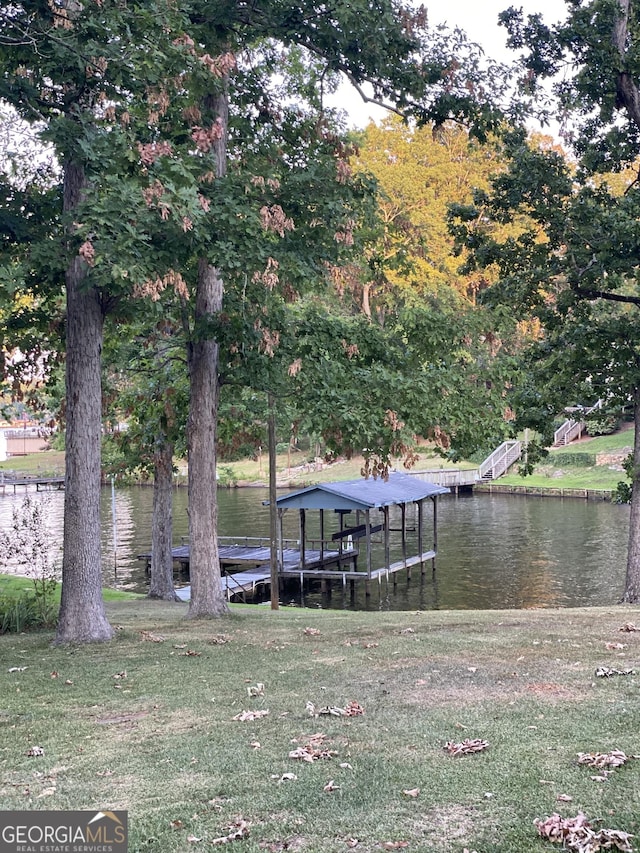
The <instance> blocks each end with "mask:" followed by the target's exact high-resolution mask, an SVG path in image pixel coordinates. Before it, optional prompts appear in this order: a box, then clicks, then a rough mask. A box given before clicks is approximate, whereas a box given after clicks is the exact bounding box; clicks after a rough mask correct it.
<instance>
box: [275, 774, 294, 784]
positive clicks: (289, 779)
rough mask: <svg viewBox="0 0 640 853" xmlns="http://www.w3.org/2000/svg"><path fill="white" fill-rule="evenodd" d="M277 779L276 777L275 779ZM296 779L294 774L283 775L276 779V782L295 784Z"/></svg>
mask: <svg viewBox="0 0 640 853" xmlns="http://www.w3.org/2000/svg"><path fill="white" fill-rule="evenodd" d="M275 778H276V779H278V777H277V776H276V777H275ZM297 781H298V777H297V776H296V774H295V773H283V774H282V776H281V777H280V778H279V779H278V782H297Z"/></svg>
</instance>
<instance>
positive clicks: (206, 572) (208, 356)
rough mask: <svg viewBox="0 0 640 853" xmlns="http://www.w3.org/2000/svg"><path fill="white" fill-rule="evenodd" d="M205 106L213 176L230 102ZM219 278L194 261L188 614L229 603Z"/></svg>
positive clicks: (217, 100)
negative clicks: (221, 476) (220, 482)
mask: <svg viewBox="0 0 640 853" xmlns="http://www.w3.org/2000/svg"><path fill="white" fill-rule="evenodd" d="M205 107H206V108H207V110H208V111H209V110H210V111H211V113H212V114H213V115H215V116H216V118H217V119H219V121H220V123H221V124H222V127H223V128H224V133H223V134H222V137H221V138H220V139H218V140H217V141H216V142H215V144H214V153H215V156H216V174H217V176H218V177H219V178H220V177H222V176H223V175H225V173H226V170H227V162H226V160H227V127H228V122H229V104H228V94H227V91H226V81H225V86H224V90H223V91H222V92H220V93H218V94H215V95H211V96H208V97H207V98H206V99H205ZM222 293H223V282H222V278H221V276H220V273H219V271H218V270H217V269H216V268H215V267H214V266H212V265H211V264H210V263H209V262H208V261H207V259H206V258H200V261H199V263H198V283H197V290H196V306H195V324H194V341H193V343H192V345H191V347H190V351H189V382H190V387H189V424H188V435H187V440H188V448H189V575H190V578H191V603H190V605H189V616H191V617H199V616H205V617H212V616H222V615H224V614H225V613H228V612H229V605H228V604H227V600H226V598H225V595H224V592H223V590H222V583H221V574H220V557H219V554H218V494H217V484H216V435H217V426H218V343H217V341H216V340H214V339H213V338H212V337H211V331H210V322H211V320H212V318H214V317H215V316H216V315H217V314H219V313H220V311H221V310H222Z"/></svg>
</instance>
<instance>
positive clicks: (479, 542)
mask: <svg viewBox="0 0 640 853" xmlns="http://www.w3.org/2000/svg"><path fill="white" fill-rule="evenodd" d="M30 495H31V496H32V497H34V498H37V499H40V500H43V501H44V502H45V504H46V512H47V518H48V519H49V521H48V527H49V533H50V535H49V538H50V540H51V542H52V556H53V557H55V559H56V560H59V559H60V544H61V540H62V514H63V494H62V493H60V492H54V493H46V494H42V493H41V494H38V495H36V494H35V493H33V492H30ZM266 496H267V493H266V490H264V489H233V490H220V492H219V532H220V534H221V535H223V536H242V535H251V536H262V535H264V536H266V535H268V532H269V515H268V508H267V507H265V506H263V504H262V501H263V500H264V499H265V498H266ZM23 498H24V493H23V494H18V495H16V496H15V497H14V496H13V495H6V496H4V497H2V496H0V528H5V527H6V526H7V525H9V524H10V523H11V517H12V512H13V508H14V507H15V506H18V505H20V504H21V502H22V500H23ZM186 501H187V495H186V489H179V490H176V491H174V525H173V541H174V543H175V544H179V543H180V539H181V537H186V536H187V532H188V524H187V512H186ZM427 503H428V502H427ZM151 509H152V490H151V488H147V487H131V488H122V489H116V491H115V514H116V536H115V539H116V542H115V547H114V525H113V521H112V493H111V489H109V488H106V489H104V491H103V500H102V518H103V525H102V553H103V571H104V578H105V583H106V584H107V585H110V586H118V587H121V588H126V589H135V590H138V591H143V590H144V587H145V576H144V570H143V568H142V563H141V562H140V561H139V560H137V556H138V555H139V554H142V553H145V552H148V551H149V550H150V541H151ZM313 515H314V513H309V514H308V516H309V517H311V516H313ZM328 515H329V514H327V516H328ZM408 517H409V522H411V520H412V519H413V516H411V515H409V514H408ZM327 522H328V523H327V528H328V531H327V533H328V534H330V531H331V529H333V528H332V527H331V523H332V522H331V521H330V520H329V519H328V520H327ZM372 523H374V519H373V517H372ZM628 525H629V508H628V507H626V506H616V505H613V504H608V503H600V502H595V501H593V502H592V501H582V500H578V499H570V498H565V499H559V498H536V497H522V496H515V495H514V496H507V495H488V494H478V495H464V496H460V497H454V496H453V495H452V496H445V497H442V498H440V499H439V502H438V558H437V566H436V572H435V575H432V573H431V570H430V568H429V570H428V573H427V575H426V576H425V577H424V578H421V577H420V572H419V569H418V568H417V567H415V568H414V570H413V577H412V578H411V580H408V579H407V578H406V576H405V575H404V574H403V573H399V574H398V575H397V576H396V580H397V583H396V584H395V585H394V583H393V581H392V580H389V582H388V583H387V582H386V581H382V583H381V584H380V585H379V586H378V584H375V583H374V584H373V585H372V595H371V596H370V597H369V598H368V599H367V598H366V597H365V594H364V584H362V583H358V584H356V592H355V597H354V598H353V599H351V598H350V597H349V595H348V594H347V596H345V597H343V593H342V588H341V587H340V588H339V589H338V590H337V591H336V589H334V592H333V595H332V596H331V598H330V599H327V597H326V596H325V597H322V596H321V595H320V593H319V592H316V591H315V590H313V589H312V590H311V591H308V592H307V593H306V594H305V598H304V603H305V604H307V605H309V606H331V607H357V608H360V609H392V610H417V609H434V608H440V609H464V608H478V609H485V608H516V607H576V606H588V605H595V604H614V603H615V602H617V601H618V600H619V598H620V596H621V594H622V590H623V587H624V574H625V564H626V552H627V535H628ZM409 526H410V524H409ZM334 527H335V524H334ZM427 527H429V522H427ZM336 529H337V527H336ZM429 529H430V527H429ZM310 535H313V532H311V533H310ZM285 536H287V537H290V538H294V539H295V538H297V537H298V515H297V513H295V512H288V513H285ZM397 538H398V537H397V536H396V541H395V542H393V540H392V546H393V553H392V559H398V558H399V557H400V556H401V554H400V553H399V543H398V541H397ZM416 551H417V548H416ZM0 556H1V555H0ZM383 562H384V557H383V553H382V549H381V548H379V549H378V550H377V552H376V553H375V554H374V566H379V565H382V564H383ZM290 599H293V601H294V602H295V603H298V604H299V603H301V599H300V592H299V590H298V589H292V590H291V591H290V592H289V591H288V592H286V593H285V594H284V597H283V603H288V602H289V600H290Z"/></svg>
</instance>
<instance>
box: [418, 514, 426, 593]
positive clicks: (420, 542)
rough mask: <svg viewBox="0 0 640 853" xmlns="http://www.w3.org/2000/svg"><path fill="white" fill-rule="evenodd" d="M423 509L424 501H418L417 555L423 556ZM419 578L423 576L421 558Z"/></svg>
mask: <svg viewBox="0 0 640 853" xmlns="http://www.w3.org/2000/svg"><path fill="white" fill-rule="evenodd" d="M423 509H424V501H418V554H421V555H422V554H424V547H423V545H424V543H423V537H422V524H423V521H424V517H423ZM420 576H421V577H424V576H425V570H424V562H423V561H422V558H421V559H420Z"/></svg>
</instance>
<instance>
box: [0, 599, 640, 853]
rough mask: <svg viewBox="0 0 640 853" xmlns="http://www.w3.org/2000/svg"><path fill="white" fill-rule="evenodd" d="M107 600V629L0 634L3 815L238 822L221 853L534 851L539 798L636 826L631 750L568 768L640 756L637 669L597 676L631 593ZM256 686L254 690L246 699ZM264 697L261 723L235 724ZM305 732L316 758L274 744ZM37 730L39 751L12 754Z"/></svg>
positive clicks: (616, 663) (175, 828)
mask: <svg viewBox="0 0 640 853" xmlns="http://www.w3.org/2000/svg"><path fill="white" fill-rule="evenodd" d="M108 608H109V612H110V618H111V620H112V624H114V625H115V626H117V628H118V630H117V634H116V639H115V640H114V641H113V642H111V643H108V644H104V645H97V646H86V647H80V648H77V647H71V648H67V647H52V646H51V645H50V644H49V640H50V636H46V635H45V636H43V635H42V634H38V635H22V636H19V637H16V636H5V637H1V638H0V679H1V680H2V685H1V692H0V697H1V698H0V728H1V730H2V737H1V738H0V793H1V795H2V804H3V806H2V807H3V809H14V808H15V809H64V808H74V809H80V808H86V809H98V808H100V809H127V810H128V811H129V825H130V846H129V849H130V851H132V853H134V851H149V852H150V853H152V851H158V853H172V851H176V853H178V851H185V850H192V851H196V853H197V851H204V850H208V849H210V847H211V844H210V842H211V840H212V839H214V838H218V837H221V836H224V835H226V834H227V833H228V832H229V831H230V830H229V827H230V826H231V825H232V824H233V823H234V822H235V821H237V820H240V819H243V820H245V821H247V822H248V824H249V836H248V838H247V839H245V840H241V841H235V842H234V843H233V849H234V851H238V853H244V851H255V853H257V851H259V850H274V851H275V850H277V851H281V850H299V851H308V853H333V851H335V853H342V851H346V850H348V849H350V848H351V847H352V846H353V845H354V844H355V842H354V841H350V839H357V845H355V847H354V849H356V850H360V851H379V850H383V849H393V848H390V847H387V848H385V846H384V845H385V844H386V843H388V842H394V843H397V842H407V843H408V848H407V849H409V850H416V851H426V850H434V851H439V853H449V852H450V851H451V853H462V851H463V849H464V848H467V849H468V850H477V851H496V853H529V851H531V853H535V851H539V853H544V851H545V850H550V849H553V848H551V847H550V846H549V845H548V844H546V843H544V842H542V841H541V840H539V839H538V838H537V836H536V833H535V829H534V827H533V820H534V818H537V817H546V816H548V815H550V814H551V813H552V812H554V811H560V812H561V813H562V814H563V815H564V816H574V815H575V814H577V813H578V811H581V810H582V811H584V812H585V813H586V814H587V815H588V816H589V817H591V818H593V819H602V820H603V821H604V825H605V826H607V827H610V828H616V829H620V830H624V831H627V832H632V833H635V834H636V835H637V834H638V833H640V808H639V804H640V761H638V760H635V761H634V760H632V761H630V762H629V763H628V764H627V765H626V766H624V767H622V768H619V769H618V770H616V771H615V772H614V773H613V774H612V776H611V777H610V778H609V779H608V781H607V782H605V783H598V782H594V781H592V780H591V778H590V776H591V775H593V772H592V771H590V770H589V769H588V768H584V767H580V766H579V765H578V764H577V761H576V756H577V753H578V752H595V751H599V752H605V751H609V750H612V749H622V750H624V751H625V752H626V753H627V754H628V755H633V754H638V753H639V752H640V745H639V735H638V731H640V706H639V704H638V701H637V695H638V685H639V679H638V677H637V676H635V675H632V676H625V677H622V676H619V677H612V678H608V679H601V678H596V677H595V674H594V673H595V669H596V667H598V666H601V665H605V666H610V667H614V668H623V667H628V666H632V665H633V664H634V663H635V662H636V661H637V660H638V655H639V654H640V633H621V632H620V631H619V628H620V627H621V626H622V625H623V624H624V623H628V622H632V621H634V620H636V621H638V622H640V609H638V608H630V607H620V608H617V607H610V608H594V609H591V610H586V609H585V610H564V611H552V610H544V611H502V612H497V611H483V612H469V611H465V612H464V613H461V612H455V611H449V612H437V611H435V612H434V611H430V612H425V613H345V612H341V611H322V612H319V611H304V610H296V609H288V610H281V611H279V612H278V613H272V612H271V611H269V610H266V609H261V608H253V609H248V608H244V607H242V606H240V607H238V608H236V609H235V610H234V613H233V615H232V616H230V617H228V618H225V619H224V620H219V621H213V622H190V621H188V620H186V619H185V618H184V614H185V612H186V606H184V605H180V604H176V605H167V604H164V603H160V602H152V601H149V600H146V599H140V600H138V601H121V602H113V603H110V604H109V605H108ZM309 628H312V629H314V630H315V631H316V632H318V633H310V632H309V631H308V630H307V629H309ZM149 631H150V632H152V634H151V636H150V635H149V634H148V633H145V632H149ZM153 640H156V641H157V642H154V641H153ZM607 642H623V643H625V644H626V647H625V648H624V649H622V650H611V649H607V648H606V645H605V644H606V643H607ZM14 667H18V668H20V667H26V668H25V669H24V670H23V671H14V672H12V673H10V672H9V669H11V668H14ZM258 683H262V684H264V696H255V697H250V696H249V694H248V687H249V686H252V685H257V684H258ZM352 700H354V701H356V702H358V703H360V705H362V706H363V707H364V709H365V714H364V716H357V717H334V716H319V717H310V716H309V713H308V711H307V710H306V707H305V706H306V703H307V702H313V703H314V704H315V705H316V707H318V708H319V707H321V706H324V705H327V706H340V707H343V706H345V705H346V703H348V702H349V701H352ZM263 709H268V710H269V714H268V715H267V716H265V717H263V718H262V719H258V720H255V721H253V722H237V721H234V720H233V717H234V716H235V715H237V714H238V713H240V712H241V711H243V710H263ZM316 733H321V734H323V735H325V741H324V746H325V747H326V748H328V749H329V750H331V751H334V752H335V753H336V754H335V755H333V756H332V757H330V758H326V759H324V760H319V761H315V762H312V763H307V762H302V761H299V760H295V759H293V758H290V757H289V752H290V751H291V750H293V749H295V748H296V747H298V746H301V745H304V744H306V743H308V742H309V738H310V736H311V735H313V734H316ZM464 738H483V739H486V740H487V741H488V742H489V748H488V750H487V751H485V752H482V753H479V754H476V755H468V756H461V757H458V758H453V757H451V756H450V755H449V754H448V753H447V752H446V751H445V750H444V749H443V746H444V744H445V743H446V742H447V741H449V740H454V741H460V740H462V739H464ZM35 745H37V746H40V747H42V748H43V749H44V756H42V757H37V758H31V757H28V756H27V755H26V752H27V750H28V749H29V748H30V747H32V746H35ZM288 773H293V774H295V776H296V777H297V778H296V779H291V780H288V781H287V780H283V774H288ZM330 781H333V787H334V788H335V790H332V791H325V790H324V789H325V786H326V785H327V783H328V782H330ZM413 789H419V793H418V795H417V796H416V797H412V796H409V795H408V794H406V793H404V792H405V791H412V790H413ZM560 794H566V795H569V796H571V797H572V798H573V800H572V802H571V803H568V804H567V803H559V802H558V801H557V797H558V796H559V795H560ZM189 837H192V838H194V839H200V840H198V841H189V840H188V839H189Z"/></svg>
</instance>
